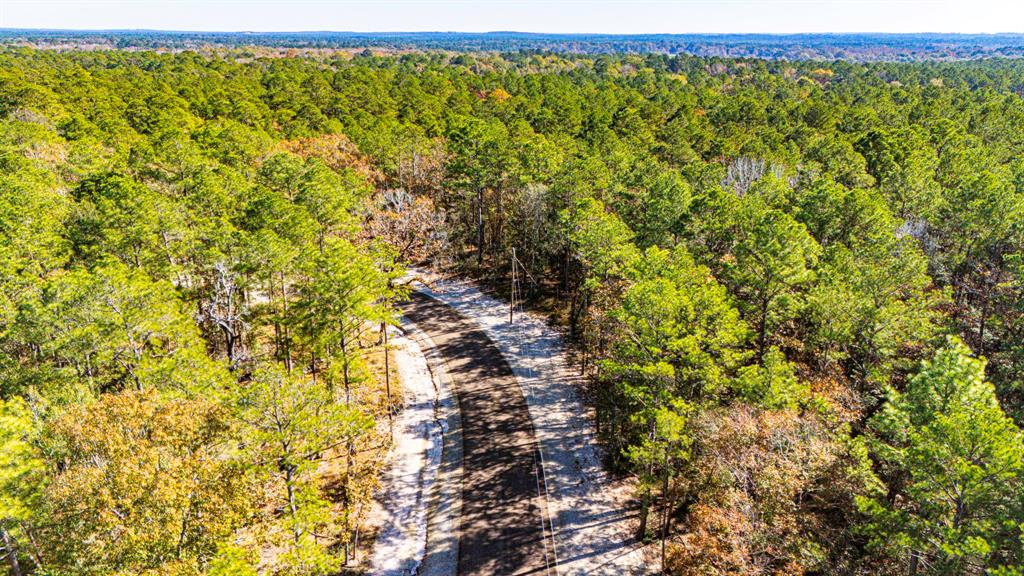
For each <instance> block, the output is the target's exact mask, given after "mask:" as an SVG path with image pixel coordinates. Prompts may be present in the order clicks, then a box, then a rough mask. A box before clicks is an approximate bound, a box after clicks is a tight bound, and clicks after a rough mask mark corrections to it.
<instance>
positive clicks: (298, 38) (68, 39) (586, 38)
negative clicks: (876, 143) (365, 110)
mask: <svg viewBox="0 0 1024 576" xmlns="http://www.w3.org/2000/svg"><path fill="white" fill-rule="evenodd" d="M0 42H3V43H6V44H21V45H26V46H32V47H46V48H57V49H67V48H73V49H81V48H85V49H96V48H105V49H112V48H118V49H145V50H183V49H184V50H199V51H203V50H207V49H210V48H215V47H217V48H225V47H228V48H242V49H252V48H254V47H260V48H264V49H271V50H279V49H307V50H362V49H367V48H370V49H375V50H385V51H391V52H401V51H407V50H415V51H430V50H449V51H456V52H479V51H491V52H498V53H507V54H512V55H514V54H516V53H518V52H523V51H531V52H542V53H555V54H557V53H582V54H621V53H652V52H653V53H662V54H689V55H692V56H705V57H709V56H719V57H729V58H766V59H782V60H852V61H867V62H871V61H931V60H971V59H978V58H993V57H1003V58H1020V57H1021V56H1024V34H1013V33H1003V34H948V33H945V34H942V33H927V34H924V33H914V34H908V33H901V34H892V33H889V34H883V33H873V34H868V33H860V34H852V33H845V34H823V33H816V34H579V33H577V34H551V33H547V34H542V33H529V32H184V31H181V32H173V31H165V30H34V29H17V28H7V29H5V28H0Z"/></svg>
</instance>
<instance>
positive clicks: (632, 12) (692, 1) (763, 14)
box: [0, 0, 1024, 34]
mask: <svg viewBox="0 0 1024 576" xmlns="http://www.w3.org/2000/svg"><path fill="white" fill-rule="evenodd" d="M0 27H3V28H75V29H97V28H108V29H109V28H149V29H161V30H220V31H235V30H247V31H268V30H278V31H295V30H344V31H422V30H442V31H451V30H454V31H469V32H483V31H489V30H516V31H526V32H606V33H622V34H627V33H640V32H675V33H686V32H777V33H786V32H1024V0H717V1H714V0H634V1H632V2H630V1H625V0H548V1H543V0H519V1H514V0H476V1H470V0H379V1H376V2H374V1H368V0H295V1H291V2H289V1H286V0H276V1H270V0H255V1H253V0H249V1H243V0H207V1H200V0H100V1H84V0H0Z"/></svg>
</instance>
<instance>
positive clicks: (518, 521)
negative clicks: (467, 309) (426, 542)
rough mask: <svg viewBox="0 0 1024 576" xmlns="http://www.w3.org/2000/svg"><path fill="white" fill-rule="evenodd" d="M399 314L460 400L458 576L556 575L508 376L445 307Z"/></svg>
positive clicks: (531, 454) (536, 474) (529, 445)
mask: <svg viewBox="0 0 1024 576" xmlns="http://www.w3.org/2000/svg"><path fill="white" fill-rule="evenodd" d="M403 312H404V314H405V316H406V317H408V318H409V319H410V320H411V321H412V322H414V323H415V324H416V325H417V326H418V327H419V329H421V330H423V331H424V332H425V333H426V334H427V335H428V336H429V337H430V339H431V340H432V341H433V342H434V345H435V347H436V349H437V351H438V352H439V353H440V354H441V356H443V358H444V361H445V365H446V369H447V372H448V376H449V377H450V379H451V381H452V383H453V385H454V388H455V391H456V395H457V397H458V402H459V409H460V412H461V418H462V466H463V470H462V516H461V520H460V523H459V524H460V527H459V545H458V549H459V551H458V574H459V576H478V575H479V576H483V575H488V576H490V575H505V574H509V575H513V574H533V575H554V574H555V573H556V567H555V565H556V562H555V554H554V549H553V546H552V539H551V534H550V532H549V531H548V530H546V526H550V523H549V521H548V518H547V502H546V498H545V497H544V494H545V489H544V476H543V471H542V468H541V466H540V465H539V457H538V456H539V452H538V444H537V440H536V437H535V434H534V430H533V424H532V423H531V420H530V415H529V412H528V410H527V404H526V400H525V399H524V398H523V395H522V391H521V389H520V387H519V385H518V383H517V381H516V377H515V375H514V374H513V372H512V369H511V368H510V367H509V365H508V363H507V362H506V361H505V358H504V356H503V355H502V353H501V351H500V350H499V349H498V347H497V346H495V344H494V343H493V342H492V341H491V340H490V338H488V336H487V335H486V334H485V333H484V332H483V331H482V330H481V329H480V328H479V326H478V325H477V324H476V323H475V322H474V321H472V320H470V319H468V318H466V317H464V316H462V315H461V314H459V313H458V312H456V311H455V310H454V309H453V308H451V307H449V306H448V305H446V304H443V303H441V302H438V301H437V300H434V299H432V298H430V297H428V296H425V295H423V294H421V293H414V294H413V295H412V299H411V301H410V302H409V303H408V304H406V305H405V306H404V308H403ZM428 538H429V535H428Z"/></svg>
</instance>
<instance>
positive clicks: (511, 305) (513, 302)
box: [508, 248, 519, 324]
mask: <svg viewBox="0 0 1024 576" xmlns="http://www.w3.org/2000/svg"><path fill="white" fill-rule="evenodd" d="M518 262H519V261H518V260H516V249H515V248H512V292H511V294H512V295H511V297H510V298H509V302H508V323H509V324H511V323H512V312H513V311H514V310H515V309H516V268H517V264H518Z"/></svg>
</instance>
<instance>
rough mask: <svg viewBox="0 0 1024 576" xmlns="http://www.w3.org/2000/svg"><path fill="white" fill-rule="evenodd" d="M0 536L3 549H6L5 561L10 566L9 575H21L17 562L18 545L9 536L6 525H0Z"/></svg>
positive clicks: (19, 565)
mask: <svg viewBox="0 0 1024 576" xmlns="http://www.w3.org/2000/svg"><path fill="white" fill-rule="evenodd" d="M0 537H2V538H3V543H4V550H6V551H7V563H8V564H9V565H10V566H11V576H22V572H21V564H20V563H19V562H18V546H17V545H16V544H15V542H14V538H13V537H11V534H10V532H8V531H7V528H6V527H0Z"/></svg>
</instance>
